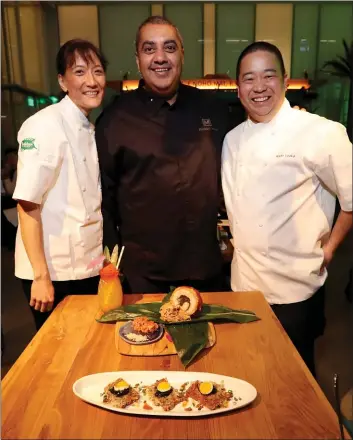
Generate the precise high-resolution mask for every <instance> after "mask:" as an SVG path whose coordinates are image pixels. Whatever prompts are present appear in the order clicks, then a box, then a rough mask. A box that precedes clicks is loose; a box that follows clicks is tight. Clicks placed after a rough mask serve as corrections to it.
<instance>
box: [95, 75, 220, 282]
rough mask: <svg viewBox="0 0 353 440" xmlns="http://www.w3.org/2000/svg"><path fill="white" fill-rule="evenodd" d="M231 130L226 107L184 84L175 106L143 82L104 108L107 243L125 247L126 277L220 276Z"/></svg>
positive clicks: (99, 134) (100, 127) (101, 150)
mask: <svg viewBox="0 0 353 440" xmlns="http://www.w3.org/2000/svg"><path fill="white" fill-rule="evenodd" d="M227 129H228V109H227V107H226V106H225V104H223V103H221V102H219V101H218V100H216V99H215V98H214V97H213V96H210V95H209V94H207V92H204V91H201V90H198V89H196V88H194V87H189V86H185V85H182V84H180V86H179V90H178V95H177V100H176V102H175V103H174V104H173V105H169V104H168V102H166V100H165V99H163V98H160V97H157V96H154V95H153V94H152V93H151V92H148V91H147V90H146V89H144V87H143V82H142V81H141V82H140V85H139V88H138V89H137V90H134V91H132V92H128V93H125V94H123V95H122V96H121V97H119V99H117V100H116V101H114V102H113V103H112V104H111V105H110V106H109V107H107V108H106V109H105V110H104V112H103V114H102V116H101V117H100V118H99V120H98V122H97V127H96V142H97V149H98V155H99V163H100V169H101V179H102V195H103V201H102V213H103V224H104V244H105V245H108V246H109V247H110V248H112V247H113V246H114V244H115V243H117V242H118V241H119V243H120V244H122V245H125V253H124V258H123V270H124V272H125V274H126V275H127V276H128V275H129V274H135V275H136V274H138V275H139V276H144V277H148V278H150V279H155V280H187V279H193V280H196V279H200V280H203V279H207V278H209V277H212V276H215V275H217V274H218V273H219V272H220V270H221V262H222V260H221V253H220V249H219V245H218V242H217V211H218V207H219V201H220V163H221V162H220V161H221V148H222V142H223V138H224V136H225V134H226V131H227ZM117 228H118V231H117Z"/></svg>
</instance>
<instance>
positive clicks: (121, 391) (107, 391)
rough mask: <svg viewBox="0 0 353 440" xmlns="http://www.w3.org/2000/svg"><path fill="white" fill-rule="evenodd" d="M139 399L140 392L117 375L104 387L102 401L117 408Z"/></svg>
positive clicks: (124, 406)
mask: <svg viewBox="0 0 353 440" xmlns="http://www.w3.org/2000/svg"><path fill="white" fill-rule="evenodd" d="M139 399H140V393H139V392H138V391H137V390H136V389H135V388H132V387H131V386H130V385H129V384H128V383H127V382H125V380H124V379H122V378H121V377H119V379H117V380H116V381H114V382H111V383H109V384H108V385H107V386H106V387H105V388H104V393H103V402H104V403H111V404H112V405H113V406H116V407H117V408H126V407H127V406H129V405H131V404H133V403H134V402H137V401H138V400H139Z"/></svg>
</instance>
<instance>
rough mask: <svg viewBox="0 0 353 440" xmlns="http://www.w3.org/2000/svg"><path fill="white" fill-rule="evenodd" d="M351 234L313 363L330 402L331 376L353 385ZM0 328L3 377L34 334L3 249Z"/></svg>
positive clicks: (333, 278)
mask: <svg viewBox="0 0 353 440" xmlns="http://www.w3.org/2000/svg"><path fill="white" fill-rule="evenodd" d="M352 249H353V234H350V236H349V237H348V238H347V240H346V241H345V242H344V243H343V245H342V246H341V247H340V249H339V250H338V251H337V253H336V256H335V258H334V261H333V262H332V264H331V267H330V276H329V279H328V281H327V300H326V316H327V327H326V331H325V334H324V336H322V337H321V338H320V339H319V340H318V342H317V347H316V348H317V350H316V363H317V376H318V378H317V379H318V382H319V384H320V385H321V387H322V389H323V391H324V393H325V394H326V396H327V398H328V399H329V400H330V401H331V402H332V403H333V391H332V377H333V374H334V373H339V375H340V386H341V394H342V396H343V395H344V394H345V393H346V391H348V389H349V388H351V387H352V386H353V343H352V339H353V338H352V336H353V305H352V304H351V303H349V302H348V301H347V299H346V297H345V295H344V289H345V286H346V284H347V280H348V272H349V268H352V267H353V253H352ZM1 266H2V310H1V315H2V328H3V331H4V337H5V352H4V355H3V358H2V368H1V372H2V376H3V375H5V374H6V372H7V371H8V370H9V368H10V367H11V365H12V364H13V362H14V361H15V360H16V359H17V357H18V356H19V355H20V354H21V352H22V351H23V349H24V348H25V347H26V345H27V344H28V342H29V341H30V340H31V338H32V337H33V335H34V333H35V329H34V324H33V320H32V315H31V313H30V311H29V309H28V305H27V303H26V300H25V297H24V295H23V293H22V290H21V284H20V282H19V281H18V280H16V279H15V277H14V276H13V252H9V251H8V250H6V249H4V248H3V249H2V261H1Z"/></svg>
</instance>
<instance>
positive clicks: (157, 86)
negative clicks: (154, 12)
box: [136, 24, 184, 96]
mask: <svg viewBox="0 0 353 440" xmlns="http://www.w3.org/2000/svg"><path fill="white" fill-rule="evenodd" d="M136 62H137V66H138V68H139V70H140V72H141V75H142V77H143V79H144V80H145V86H146V88H148V89H150V90H152V91H153V92H154V93H156V94H158V95H160V96H171V95H173V94H174V93H175V92H176V90H177V87H178V84H179V81H180V76H181V72H182V66H183V63H184V50H183V48H182V43H181V41H180V39H179V37H178V35H177V32H176V30H175V28H174V27H173V26H171V25H169V24H146V25H145V26H143V27H142V29H141V30H140V39H139V44H138V48H137V54H136Z"/></svg>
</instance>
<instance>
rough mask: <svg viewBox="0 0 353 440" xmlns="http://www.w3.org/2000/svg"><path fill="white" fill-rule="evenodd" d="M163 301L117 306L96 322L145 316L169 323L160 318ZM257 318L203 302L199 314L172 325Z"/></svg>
mask: <svg viewBox="0 0 353 440" xmlns="http://www.w3.org/2000/svg"><path fill="white" fill-rule="evenodd" d="M162 304H163V303H162V302H153V303H145V304H130V305H127V306H122V307H118V308H116V309H114V310H111V311H110V312H107V313H105V314H104V315H103V316H102V317H101V318H98V319H97V321H98V322H106V323H109V322H110V323H114V322H117V321H129V320H131V319H135V318H137V317H138V316H147V317H148V318H150V319H153V320H154V321H156V322H159V323H163V324H165V325H170V324H169V323H167V322H164V321H162V320H161V317H160V314H159V309H160V307H161V305H162ZM258 320H259V318H258V317H257V316H256V315H255V313H254V312H251V311H249V310H235V309H230V308H229V307H225V306H221V305H218V304H204V305H203V306H202V310H201V312H200V314H199V315H198V316H196V317H194V318H192V319H191V320H190V321H186V322H175V323H173V325H177V326H180V325H182V326H183V325H185V324H186V323H187V324H197V323H200V322H215V321H217V322H237V323H239V324H243V323H247V322H252V321H258Z"/></svg>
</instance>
